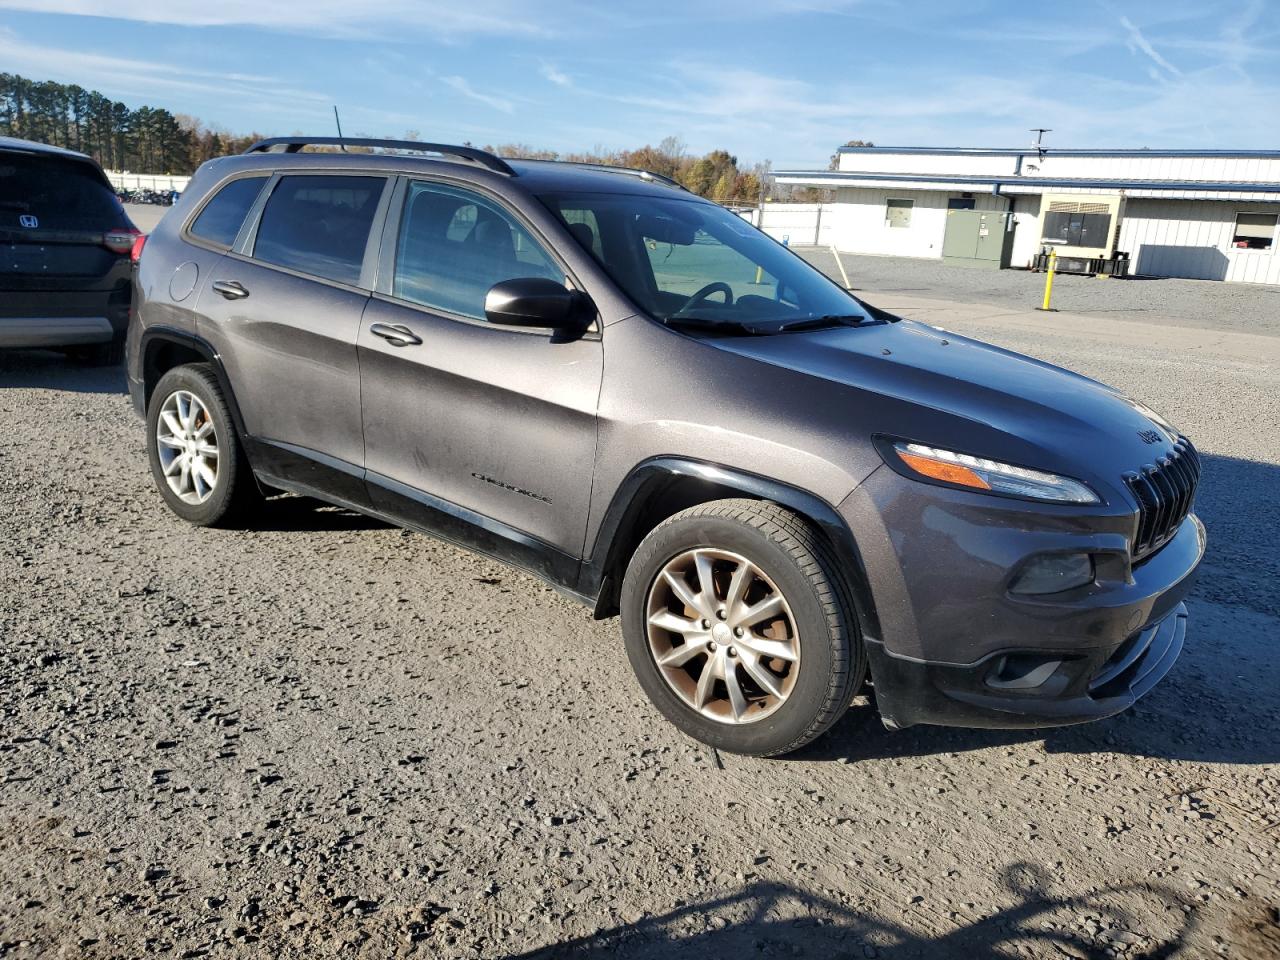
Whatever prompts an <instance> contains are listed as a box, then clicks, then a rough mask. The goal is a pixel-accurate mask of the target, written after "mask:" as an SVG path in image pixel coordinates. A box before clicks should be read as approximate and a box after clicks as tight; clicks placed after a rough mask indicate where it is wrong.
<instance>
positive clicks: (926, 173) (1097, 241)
mask: <svg viewBox="0 0 1280 960" xmlns="http://www.w3.org/2000/svg"><path fill="white" fill-rule="evenodd" d="M839 157H840V162H839V169H838V170H835V171H826V170H822V171H817V170H789V171H780V172H778V173H776V174H774V176H775V179H776V180H777V182H779V183H783V184H794V185H798V186H812V187H821V188H825V189H831V190H834V191H835V202H834V203H832V204H824V205H823V206H822V210H821V217H822V220H821V222H820V223H815V222H814V218H813V216H812V215H810V217H809V219H807V220H804V222H803V223H801V222H800V220H801V219H802V218H801V217H800V213H801V210H800V208H799V205H792V204H787V205H778V206H777V208H776V209H775V208H774V207H773V205H766V207H765V210H764V223H763V225H764V228H765V229H766V230H767V231H768V232H769V233H771V234H774V235H775V236H779V237H780V236H782V235H789V236H791V238H792V242H793V243H796V242H799V243H813V242H815V241H814V238H817V239H820V240H821V242H823V243H831V244H833V245H835V246H836V248H837V249H839V250H841V251H842V252H849V253H862V254H879V255H887V256H906V257H941V256H942V252H943V244H944V240H945V238H946V233H947V228H948V213H949V211H956V210H965V209H972V210H977V211H983V210H990V211H998V212H1001V213H1003V212H1009V213H1010V214H1011V216H1010V217H1008V218H1007V221H1005V220H1003V219H1002V220H1001V222H1007V223H1008V226H1007V228H1006V229H1010V230H1013V231H1014V237H1013V239H1012V257H1011V264H1012V265H1013V266H1015V267H1021V266H1028V265H1030V263H1031V261H1032V260H1033V258H1034V257H1035V255H1036V254H1037V253H1039V252H1041V251H1042V250H1043V249H1045V248H1046V245H1047V244H1056V245H1058V249H1059V252H1060V253H1069V252H1071V250H1072V249H1073V248H1081V249H1083V248H1089V249H1090V250H1097V251H1108V253H1107V255H1111V254H1112V253H1116V252H1119V253H1122V254H1123V253H1127V254H1128V256H1129V272H1131V273H1134V274H1139V275H1144V276H1158V277H1190V278H1195V279H1205V280H1236V281H1243V282H1247V283H1274V284H1280V150H1274V151H1273V150H1058V149H1053V148H1048V147H1046V148H1043V149H1037V148H1035V147H1029V148H1024V149H1016V148H1015V149H1007V150H1004V149H989V148H964V147H958V148H943V147H842V148H841V149H840V154H839ZM810 209H813V208H812V207H810ZM793 221H794V222H793ZM984 236H985V234H984ZM1090 236H1092V239H1089V238H1090ZM1086 254H1087V255H1089V256H1100V255H1101V254H1099V253H1097V252H1088V251H1086Z"/></svg>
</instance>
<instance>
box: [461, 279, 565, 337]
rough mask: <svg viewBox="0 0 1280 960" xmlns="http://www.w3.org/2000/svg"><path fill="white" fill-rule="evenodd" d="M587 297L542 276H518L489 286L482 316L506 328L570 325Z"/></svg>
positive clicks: (555, 327) (557, 327) (554, 327)
mask: <svg viewBox="0 0 1280 960" xmlns="http://www.w3.org/2000/svg"><path fill="white" fill-rule="evenodd" d="M585 300H586V298H585V297H584V296H583V295H582V294H580V293H578V291H576V290H570V289H568V288H567V287H566V286H565V285H564V284H563V283H556V282H555V281H554V280H548V279H547V278H545V277H518V278H516V279H515V280H503V281H502V282H501V283H495V284H494V285H493V286H492V287H490V288H489V292H488V293H487V294H485V297H484V315H485V316H486V317H487V318H488V319H489V322H490V323H499V324H502V325H504V326H508V327H551V328H553V329H559V328H563V327H568V326H572V325H573V323H574V321H575V320H576V318H577V316H578V315H580V314H581V313H582V310H583V306H584V304H585Z"/></svg>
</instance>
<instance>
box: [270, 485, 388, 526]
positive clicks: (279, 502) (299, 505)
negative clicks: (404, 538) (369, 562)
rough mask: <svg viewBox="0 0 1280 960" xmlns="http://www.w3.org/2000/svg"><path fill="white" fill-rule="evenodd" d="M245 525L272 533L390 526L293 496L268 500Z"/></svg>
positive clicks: (341, 508) (321, 502)
mask: <svg viewBox="0 0 1280 960" xmlns="http://www.w3.org/2000/svg"><path fill="white" fill-rule="evenodd" d="M246 525H247V527H248V528H249V529H251V530H255V531H263V532H272V533H306V532H311V533H322V532H328V533H340V532H342V531H344V530H352V531H355V530H382V529H386V528H389V527H390V526H391V524H389V523H387V522H385V521H383V520H379V519H377V518H376V517H369V516H366V515H365V514H363V513H357V512H356V511H355V510H348V509H346V508H345V507H337V506H333V505H332V504H328V503H325V502H324V501H322V500H313V499H311V498H310V497H297V496H294V495H293V494H282V495H279V496H273V497H269V498H268V499H267V500H266V501H265V502H263V504H262V505H261V506H260V507H258V508H257V510H255V511H254V514H253V516H252V517H251V518H250V519H249V521H248V522H247V524H246Z"/></svg>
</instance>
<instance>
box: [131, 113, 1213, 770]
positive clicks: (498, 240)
mask: <svg viewBox="0 0 1280 960" xmlns="http://www.w3.org/2000/svg"><path fill="white" fill-rule="evenodd" d="M316 147H320V148H321V149H319V150H317V149H315V148H316ZM340 151H341V152H340ZM136 299H137V304H138V309H137V312H136V314H135V317H134V321H133V323H132V325H131V328H130V332H129V349H128V357H129V381H130V389H131V393H132V396H133V402H134V404H135V406H136V408H137V410H138V411H139V412H140V413H142V414H145V416H146V420H147V437H148V449H149V451H150V459H151V469H152V472H153V474H154V476H155V480H156V485H157V486H158V488H159V490H160V493H161V495H162V496H163V497H164V499H165V501H166V502H167V503H168V505H169V507H170V508H171V509H172V510H173V511H174V512H175V513H177V514H178V515H179V516H180V517H182V518H184V519H186V520H188V521H190V522H192V523H197V524H206V525H215V524H224V523H229V522H232V521H233V520H234V521H236V522H243V521H244V519H245V518H246V517H251V516H252V511H251V510H249V508H250V507H253V506H254V504H255V501H261V500H262V498H263V497H264V496H267V495H271V494H274V493H278V492H280V491H287V492H291V493H295V494H301V495H304V496H309V497H316V498H319V499H322V500H325V501H328V502H330V503H334V504H340V505H342V506H345V507H349V508H351V509H352V510H357V511H361V512H363V513H366V514H370V515H373V516H377V517H382V518H386V519H388V520H391V521H392V522H394V523H397V524H401V525H404V526H406V527H411V528H414V529H416V530H422V531H425V532H428V533H431V534H434V535H436V536H439V537H442V538H444V539H446V540H449V541H452V542H454V543H457V544H461V545H464V546H466V547H469V548H471V549H474V550H477V551H480V552H482V553H485V554H488V555H490V556H492V557H496V558H498V559H501V560H504V561H506V562H508V563H511V564H514V565H516V566H518V567H521V568H523V569H525V570H527V571H529V572H530V573H533V574H535V575H536V576H539V577H541V578H543V579H545V580H547V581H549V582H550V583H552V584H554V585H555V586H557V587H558V588H560V589H561V590H563V591H565V592H566V593H568V594H569V595H571V596H573V597H575V598H577V599H579V600H581V601H582V602H584V603H586V604H587V605H589V606H590V607H591V608H592V609H593V610H594V612H595V615H596V616H597V617H608V616H612V615H615V614H619V613H620V614H621V617H622V632H623V635H624V638H625V646H626V651H627V656H628V657H629V658H630V661H631V664H632V666H633V668H634V670H635V673H636V676H637V677H638V679H639V682H640V684H641V686H642V687H643V688H644V690H645V692H646V693H647V694H648V696H649V698H650V699H651V700H652V701H653V704H654V705H655V706H656V707H657V708H658V710H660V711H661V712H662V713H663V714H665V715H666V716H667V717H668V718H669V719H670V720H671V721H672V722H674V723H675V724H676V725H677V726H678V727H679V728H680V729H681V730H683V731H685V732H686V733H688V734H690V735H692V736H694V737H696V738H698V739H700V740H703V741H705V742H707V743H709V744H712V745H714V746H716V747H719V748H721V749H725V750H730V751H736V752H741V753H750V754H758V755H775V754H781V753H785V752H787V751H791V750H794V749H796V748H798V747H800V746H801V745H803V744H805V743H807V742H808V741H810V740H812V739H813V738H814V737H816V736H817V735H819V734H820V733H822V732H823V731H824V730H826V729H827V728H828V727H830V726H831V724H832V723H834V722H835V721H836V719H837V718H839V717H840V715H841V714H842V713H843V712H844V710H845V708H846V707H847V706H848V705H849V703H850V700H851V699H852V698H853V697H854V695H855V694H856V693H857V692H858V691H859V690H860V689H861V688H862V686H863V684H864V682H865V681H866V680H867V678H868V672H869V674H870V680H871V682H872V684H873V685H874V693H875V699H876V703H877V705H878V708H879V711H880V714H881V716H882V718H883V720H884V723H885V724H886V725H888V726H889V727H894V728H896V727H905V726H908V725H910V724H915V723H937V724H951V725H976V726H992V727H1034V726H1041V725H1050V724H1064V723H1075V722H1080V721H1085V720H1092V719H1095V718H1098V717H1104V716H1108V715H1110V714H1114V713H1116V712H1118V711H1120V710H1123V709H1125V708H1126V707H1128V706H1129V705H1130V704H1132V703H1133V702H1134V701H1135V700H1136V699H1137V698H1138V697H1140V696H1142V695H1143V694H1144V693H1146V692H1147V691H1148V690H1150V689H1151V688H1152V686H1154V685H1155V684H1156V683H1157V682H1158V681H1159V680H1160V679H1161V678H1162V677H1163V676H1164V675H1165V674H1166V673H1167V672H1168V670H1169V669H1170V667H1171V666H1172V664H1173V662H1174V660H1175V659H1176V658H1177V656H1178V653H1179V651H1180V650H1181V648H1182V643H1183V637H1184V632H1185V623H1186V609H1185V607H1184V605H1183V599H1184V597H1185V596H1186V594H1187V591H1188V590H1189V589H1190V586H1191V582H1192V575H1193V574H1194V572H1195V570H1196V568H1197V567H1198V565H1199V563H1200V559H1201V556H1202V555H1203V552H1204V545H1205V535H1204V528H1203V527H1202V526H1201V524H1200V522H1199V520H1198V519H1197V518H1196V517H1195V515H1194V514H1193V512H1192V503H1193V499H1194V496H1195V492H1196V483H1197V479H1198V477H1199V473H1200V465H1199V460H1198V457H1197V455H1196V452H1195V450H1194V449H1193V447H1192V446H1191V444H1190V443H1189V442H1188V441H1187V440H1186V439H1185V438H1184V437H1182V436H1181V435H1179V433H1178V432H1177V431H1176V430H1174V429H1173V428H1172V427H1171V426H1170V425H1169V424H1168V423H1166V422H1165V421H1164V420H1162V419H1161V418H1160V417H1159V416H1157V415H1156V414H1155V413H1153V412H1152V411H1151V410H1149V409H1147V408H1146V407H1144V406H1142V405H1141V404H1140V403H1138V402H1136V401H1133V400H1128V399H1126V398H1125V397H1123V396H1121V395H1119V394H1118V393H1116V392H1115V391H1114V390H1112V389H1110V388H1108V387H1106V386H1103V385H1102V384H1099V383H1097V382H1095V381H1092V380H1089V379H1086V378H1084V377H1081V376H1077V375H1075V374H1072V373H1069V372H1067V371H1065V370H1062V369H1059V368H1057V367H1053V366H1050V365H1049V364H1046V363H1041V362H1039V361H1036V360H1032V359H1029V358H1027V357H1023V356H1019V355H1017V354H1014V353H1010V352H1008V351H1006V350H1000V349H997V348H995V347H991V346H987V345H985V344H982V343H979V342H977V341H974V340H970V339H968V338H965V337H961V336H956V335H954V334H950V333H945V332H942V331H940V330H938V329H935V328H933V327H929V326H925V325H923V324H920V323H914V322H911V321H908V320H901V319H899V318H897V317H894V316H890V315H888V314H886V313H884V312H882V311H881V310H878V309H876V308H875V307H872V306H870V305H868V304H866V303H864V302H862V301H860V300H859V299H857V298H855V297H853V296H852V295H850V294H849V293H848V292H846V291H845V290H843V289H841V288H840V287H839V286H838V285H836V284H834V283H833V282H831V281H830V280H828V279H827V278H826V277H825V276H823V275H822V274H821V273H819V272H818V271H816V270H814V269H813V268H811V267H810V266H809V265H807V264H806V263H805V262H804V261H803V260H801V259H800V258H798V257H796V256H795V255H794V254H792V253H791V252H790V251H788V250H787V249H785V248H784V247H782V246H780V245H779V244H777V243H775V242H774V241H773V240H771V239H769V238H768V237H766V236H765V235H764V234H762V233H760V232H759V231H757V230H755V229H754V228H753V227H751V226H750V225H749V224H747V223H746V222H744V221H743V220H742V219H740V218H739V217H737V216H735V215H734V214H732V213H730V212H729V211H727V210H725V209H724V208H722V207H720V206H717V205H716V204H714V203H710V202H708V201H705V200H701V199H699V198H698V197H695V196H692V195H690V194H689V193H686V192H685V191H683V190H682V189H681V188H680V187H679V186H678V185H676V184H674V183H671V182H668V181H665V180H663V179H662V178H661V177H657V176H654V175H652V174H649V173H645V172H643V171H635V170H622V169H606V168H599V167H591V166H584V165H575V164H567V163H552V162H540V161H515V160H511V161H506V160H502V159H499V158H498V157H495V156H492V155H490V154H488V153H484V152H482V151H478V150H475V149H472V148H469V147H453V146H446V145H441V144H423V143H416V142H398V141H355V140H346V141H342V142H339V141H336V140H332V139H326V138H320V139H315V138H313V139H285V140H270V141H264V142H262V143H260V144H257V145H255V146H254V147H253V148H251V149H250V150H249V152H248V153H247V154H246V155H244V156H240V157H229V158H222V159H218V160H214V161H211V162H209V163H207V164H205V165H204V166H203V167H201V168H200V170H199V171H198V172H197V174H196V176H195V178H194V180H193V181H192V183H191V186H190V188H189V189H188V190H187V191H186V192H185V193H184V194H183V196H182V199H181V201H180V202H179V203H178V205H177V206H176V207H174V209H173V210H172V211H171V212H170V213H169V214H168V215H167V216H166V217H165V218H164V220H163V222H162V223H161V224H160V226H159V227H158V228H157V229H156V230H155V232H154V233H153V234H152V236H151V239H150V240H149V241H148V242H147V244H146V247H145V250H144V251H143V254H142V257H141V262H140V264H139V268H138V273H137V290H136ZM265 508H266V509H269V503H268V504H267V505H266V507H265ZM256 509H258V510H261V509H264V507H263V506H262V505H261V504H260V503H259V504H258V506H257V507H256ZM547 642H548V643H555V642H557V641H556V640H555V638H553V637H549V638H547Z"/></svg>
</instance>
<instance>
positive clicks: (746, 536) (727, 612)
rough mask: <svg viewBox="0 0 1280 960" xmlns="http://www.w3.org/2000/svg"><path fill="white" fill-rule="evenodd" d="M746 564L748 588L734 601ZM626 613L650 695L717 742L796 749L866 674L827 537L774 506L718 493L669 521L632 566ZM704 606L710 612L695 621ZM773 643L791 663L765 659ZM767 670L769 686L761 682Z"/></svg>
mask: <svg viewBox="0 0 1280 960" xmlns="http://www.w3.org/2000/svg"><path fill="white" fill-rule="evenodd" d="M743 561H745V562H746V566H747V568H748V569H747V572H746V573H744V574H743V575H742V580H743V583H744V584H747V586H745V587H743V588H741V589H743V591H744V592H742V593H741V594H740V597H739V599H737V600H736V601H735V599H734V585H735V583H736V582H737V580H738V573H737V571H738V569H739V568H741V567H742V566H743ZM705 577H709V578H710V580H711V581H712V583H713V591H714V593H715V596H716V602H715V603H713V604H708V603H707V602H706V599H705V598H706V591H705V589H704V590H703V591H702V592H701V593H699V594H698V595H697V596H691V594H692V592H693V589H694V587H695V586H699V585H701V584H703V583H704V582H705V579H704V578H705ZM672 578H674V580H673V579H672ZM676 581H680V582H683V584H684V586H685V588H686V591H685V592H681V591H680V589H679V586H678V584H677V583H676ZM748 581H750V583H748ZM779 596H780V599H778V597H779ZM689 599H693V600H696V601H698V605H697V606H693V605H690V604H689V603H688V602H686V601H687V600H689ZM722 601H723V602H722ZM766 601H767V602H766ZM731 607H732V609H730V608H731ZM774 608H776V609H780V610H781V611H782V612H781V613H780V614H779V615H778V616H777V618H776V619H773V620H766V621H761V622H755V623H752V622H751V620H752V617H753V616H755V615H758V612H759V611H763V610H765V609H774ZM621 609H622V628H623V635H624V638H625V642H626V648H627V657H628V659H629V660H630V661H631V666H632V669H633V670H634V671H635V674H636V677H637V679H638V680H639V681H640V686H641V687H642V688H643V689H644V691H645V693H646V694H647V695H648V697H649V699H650V700H651V701H652V702H653V704H654V706H656V707H657V708H658V710H659V711H661V713H662V714H663V715H664V716H665V717H666V718H667V719H668V720H670V721H671V722H672V723H674V724H675V725H676V726H677V727H678V728H679V729H680V730H681V731H683V732H684V733H686V734H688V735H689V736H691V737H693V738H694V739H696V740H700V741H702V742H703V743H706V744H708V745H710V746H712V747H715V748H717V749H719V750H724V751H727V752H730V753H741V754H748V755H751V756H760V757H771V756H779V755H781V754H785V753H790V752H792V751H794V750H797V749H799V748H800V747H802V746H804V745H805V744H807V743H809V742H810V741H812V740H813V739H815V738H816V737H818V736H820V735H821V734H822V733H823V732H825V731H826V730H827V729H828V728H830V727H831V725H832V724H834V723H835V722H836V721H837V720H838V719H840V717H841V716H842V715H843V714H844V711H845V710H846V709H847V708H848V706H849V703H850V701H851V700H852V699H853V695H854V692H855V691H856V690H858V689H859V688H860V687H861V686H862V683H863V679H864V678H865V676H866V672H867V662H866V653H865V650H864V648H863V645H862V640H861V637H860V635H859V633H858V627H857V618H856V613H855V608H854V605H853V599H852V596H851V594H850V591H849V588H848V585H847V584H846V582H845V580H844V578H843V577H842V576H841V574H840V570H839V567H838V564H837V562H836V559H835V555H834V553H833V551H832V549H831V547H830V545H829V544H828V543H827V541H826V540H825V539H824V538H823V537H822V535H821V534H820V533H819V532H818V531H817V530H816V529H815V528H814V527H813V526H812V525H811V524H809V523H808V522H807V521H806V520H804V519H803V518H802V517H800V516H799V515H798V514H796V513H793V512H792V511H790V510H787V509H785V508H783V507H780V506H778V505H777V504H774V503H769V502H764V501H757V500H718V501H714V502H712V503H707V504H702V505H699V506H695V507H691V508H689V509H688V510H684V511H682V512H680V513H677V514H676V515H675V516H673V517H670V518H669V519H667V520H665V521H663V522H662V523H661V524H659V525H658V526H657V527H655V528H654V529H653V530H652V531H651V532H650V533H649V535H648V536H647V537H645V538H644V540H643V541H642V542H641V544H640V546H639V547H637V548H636V551H635V554H634V555H633V556H632V558H631V561H630V563H629V564H628V567H627V572H626V576H625V578H624V580H623V584H622V598H621ZM700 611H708V612H709V615H708V616H704V617H702V618H701V619H699V617H698V614H699V612H700ZM753 611H754V612H753ZM712 617H715V618H716V620H715V621H714V622H713V621H712V619H711V618H712ZM672 618H674V619H672ZM655 621H656V623H655ZM709 622H710V623H711V627H710V631H709V632H704V631H703V628H704V627H705V626H706V624H707V623H709ZM668 627H669V628H670V629H668ZM685 627H691V628H692V629H691V631H690V632H688V633H685V632H683V628H685ZM726 630H727V631H728V632H727V633H726V632H725V631H726ZM761 630H763V631H765V633H766V634H767V635H761V634H759V633H758V631H761ZM744 631H745V632H744ZM770 637H783V638H785V639H782V640H771V639H770ZM717 640H719V641H720V642H719V643H717ZM726 644H727V645H726ZM735 645H737V646H735ZM700 647H705V650H704V651H702V652H694V651H696V650H699V649H700ZM713 650H714V651H716V652H715V653H713V652H711V651H713ZM773 651H777V653H778V654H782V653H784V652H785V654H786V656H787V657H791V658H793V659H792V660H788V659H785V658H784V657H782V656H766V654H768V653H771V652H773ZM717 656H718V657H720V661H719V666H718V667H716V668H714V669H713V670H712V675H713V676H718V679H715V680H712V681H710V683H709V684H708V685H707V687H706V691H707V693H706V696H704V694H703V683H705V682H706V681H705V680H704V671H705V670H706V669H707V668H708V666H710V665H711V664H712V663H713V660H712V658H713V657H717ZM659 658H662V659H663V660H664V664H663V665H660V664H659ZM681 661H687V662H681ZM748 661H750V663H748ZM673 664H674V666H673ZM762 667H764V668H766V669H768V671H769V673H768V676H766V677H764V678H763V679H764V680H767V681H769V687H770V688H772V690H771V689H767V688H766V686H765V684H764V683H757V682H756V681H755V677H757V676H760V671H761V669H762ZM717 671H719V672H718V674H717ZM793 671H794V675H793ZM730 675H732V676H733V677H734V682H735V684H736V686H737V687H738V696H737V698H736V701H735V698H734V696H733V694H732V693H731V691H730V685H729V683H728V680H729V676H730ZM700 681H701V682H700ZM773 691H776V693H778V694H781V695H774V692H773ZM700 700H701V701H702V703H701V705H699V701H700ZM744 702H745V707H744ZM740 708H741V710H740Z"/></svg>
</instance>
